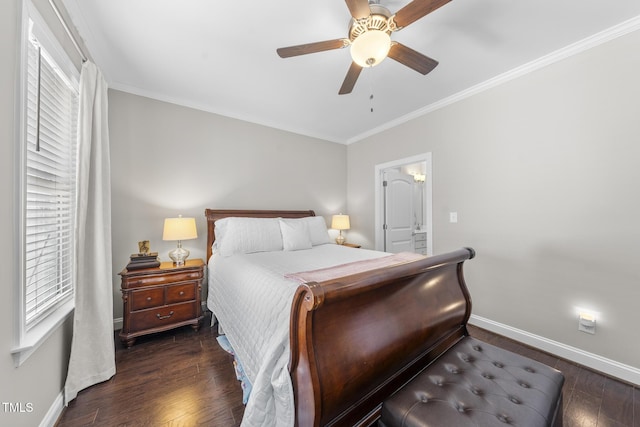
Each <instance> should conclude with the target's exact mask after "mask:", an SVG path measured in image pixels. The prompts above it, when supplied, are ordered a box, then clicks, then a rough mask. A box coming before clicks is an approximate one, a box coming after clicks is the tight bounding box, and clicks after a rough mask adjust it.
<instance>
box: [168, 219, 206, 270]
mask: <svg viewBox="0 0 640 427" xmlns="http://www.w3.org/2000/svg"><path fill="white" fill-rule="evenodd" d="M197 237H198V232H197V230H196V219H195V218H182V215H179V216H178V218H165V220H164V231H163V232H162V240H177V241H178V247H177V248H175V249H174V250H172V251H171V252H169V258H171V259H172V260H173V264H174V265H176V266H182V265H184V262H185V260H186V259H187V258H188V257H189V251H188V250H186V249H184V248H183V247H182V241H183V240H190V239H196V238H197Z"/></svg>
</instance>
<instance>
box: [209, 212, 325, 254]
mask: <svg viewBox="0 0 640 427" xmlns="http://www.w3.org/2000/svg"><path fill="white" fill-rule="evenodd" d="M204 215H205V216H206V217H207V260H206V261H207V262H208V261H209V258H211V245H213V242H214V241H215V240H216V234H215V228H216V221H217V220H219V219H222V218H227V217H230V216H240V217H251V218H304V217H306V216H316V213H315V212H314V211H311V210H310V211H276V210H241V209H205V211H204Z"/></svg>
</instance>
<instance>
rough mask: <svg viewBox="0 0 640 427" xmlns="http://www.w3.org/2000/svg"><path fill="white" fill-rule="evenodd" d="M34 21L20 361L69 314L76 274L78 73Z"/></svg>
mask: <svg viewBox="0 0 640 427" xmlns="http://www.w3.org/2000/svg"><path fill="white" fill-rule="evenodd" d="M27 15H28V18H27V19H26V20H25V23H26V24H27V25H26V26H27V29H26V31H24V33H23V37H24V38H25V40H24V41H23V45H22V46H23V68H22V69H23V71H22V79H23V83H22V84H23V91H22V120H21V126H22V129H21V135H22V137H21V140H20V142H19V144H20V156H19V157H20V159H21V165H20V166H21V167H20V177H19V178H20V183H21V185H20V192H19V193H20V194H19V198H20V203H19V204H18V206H19V209H20V212H19V218H20V223H21V226H20V236H21V239H20V242H19V246H20V256H21V261H22V262H21V265H22V268H21V274H22V277H21V279H22V280H20V281H19V282H21V283H20V292H19V295H20V299H21V301H20V306H19V310H18V311H19V317H20V319H19V320H20V330H19V331H18V341H19V344H18V348H17V349H15V350H14V353H22V352H24V351H25V350H26V351H32V350H33V349H35V347H37V345H38V344H39V342H41V341H42V340H43V339H44V338H45V337H46V336H48V334H49V333H50V332H51V330H52V329H54V328H55V326H56V325H57V324H59V323H60V322H62V320H64V318H66V316H67V315H68V314H69V312H70V311H71V309H72V308H73V292H74V277H73V276H74V267H75V265H74V263H75V255H74V246H75V243H74V220H75V202H76V200H75V197H76V146H77V121H78V117H77V116H78V78H77V70H76V69H75V68H74V67H73V64H72V63H71V61H70V59H69V58H68V56H67V55H66V53H65V52H64V50H62V48H60V47H59V45H58V44H57V41H56V40H55V38H54V37H53V36H51V35H50V33H49V30H48V28H47V27H46V25H45V24H44V22H43V21H42V20H41V18H40V17H39V15H38V14H37V12H36V11H35V9H34V8H33V6H31V5H29V6H28V7H27ZM21 357H24V356H21ZM24 358H26V357H24ZM20 363H21V362H20Z"/></svg>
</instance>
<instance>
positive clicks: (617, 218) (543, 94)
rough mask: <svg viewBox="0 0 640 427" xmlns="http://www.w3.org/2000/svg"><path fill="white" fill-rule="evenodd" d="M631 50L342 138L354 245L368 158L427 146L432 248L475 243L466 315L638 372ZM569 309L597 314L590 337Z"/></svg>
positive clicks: (597, 51)
mask: <svg viewBox="0 0 640 427" xmlns="http://www.w3.org/2000/svg"><path fill="white" fill-rule="evenodd" d="M638 46H640V32H635V33H632V34H629V35H626V36H623V37H621V38H618V39H616V40H613V41H611V42H608V43H606V44H604V45H601V46H598V47H596V48H593V49H591V50H589V51H586V52H583V53H581V54H578V55H576V56H573V57H570V58H568V59H565V60H563V61H561V62H558V63H555V64H553V65H551V66H548V67H545V68H543V69H540V70H538V71H536V72H533V73H531V74H528V75H526V76H524V77H521V78H518V79H515V80H512V81H510V82H508V83H506V84H502V85H500V86H498V87H495V88H493V89H490V90H488V91H485V92H482V93H480V94H477V95H475V96H472V97H470V98H467V99H465V100H462V101H460V102H457V103H455V104H452V105H449V106H447V107H445V108H442V109H440V110H437V111H434V112H431V113H430V114H427V115H425V116H423V117H420V118H417V119H414V120H412V121H410V122H407V123H405V124H403V125H401V126H398V127H396V128H394V129H391V130H388V131H386V132H384V133H381V134H378V135H375V136H372V137H369V138H367V139H366V140H364V141H361V142H359V143H355V144H352V145H350V146H349V147H348V151H347V153H348V157H347V158H348V162H347V165H348V168H347V170H348V193H347V195H348V201H349V202H348V203H349V204H348V207H349V214H350V215H351V216H352V218H354V222H356V220H357V222H358V225H359V231H360V233H361V234H362V243H364V244H365V245H367V246H369V247H373V246H374V217H373V215H374V214H373V212H374V185H373V180H374V167H375V165H376V164H379V163H384V162H388V161H392V160H395V159H401V158H404V157H408V156H411V155H416V154H419V153H424V152H431V153H432V155H433V230H434V249H435V252H436V253H438V252H443V251H448V250H452V249H455V248H459V247H462V246H472V247H474V248H475V249H476V251H477V254H478V255H477V258H476V259H475V260H472V261H470V262H468V263H467V265H466V272H467V273H466V275H467V279H468V285H469V287H470V291H471V294H472V297H473V302H474V306H473V312H474V314H476V315H479V316H482V317H485V318H488V319H491V320H492V321H495V322H499V323H502V324H505V325H509V326H511V327H514V328H518V329H520V330H522V331H526V332H528V333H531V334H535V335H538V336H541V337H545V338H548V339H551V340H555V341H558V342H561V343H564V344H565V345H569V346H573V347H576V348H578V349H580V350H581V351H586V352H591V353H595V354H597V355H600V356H603V357H606V358H610V359H613V360H615V361H618V362H621V363H623V364H627V365H630V366H632V367H636V369H638V368H640V341H639V340H638V339H637V336H638V333H637V331H636V330H635V328H634V325H635V324H636V322H635V320H636V313H637V304H638V301H639V300H640V271H639V270H638V268H637V264H638V261H637V254H638V251H637V248H638V243H639V242H640V226H639V225H638V220H639V218H640V198H639V197H638V191H639V186H640V167H638V161H639V159H640V143H639V142H640V139H639V138H640V120H638V114H639V112H640V84H639V83H638V76H639V75H640V50H639V49H638ZM451 211H455V212H458V223H457V224H450V223H449V222H448V213H449V212H451ZM575 307H582V308H591V309H592V310H595V311H597V312H599V313H600V315H599V317H598V325H597V333H596V335H587V334H585V333H582V332H578V331H577V314H576V311H575Z"/></svg>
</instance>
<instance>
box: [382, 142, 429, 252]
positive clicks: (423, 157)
mask: <svg viewBox="0 0 640 427" xmlns="http://www.w3.org/2000/svg"><path fill="white" fill-rule="evenodd" d="M422 162H424V163H425V176H426V179H425V182H424V206H423V208H424V211H425V213H426V222H425V224H424V225H425V227H423V229H425V231H426V232H427V255H433V212H432V210H433V200H432V199H433V188H432V182H433V167H432V164H431V153H422V154H417V155H415V156H411V157H406V158H404V159H399V160H393V161H391V162H386V163H381V164H379V165H376V167H375V179H374V185H375V190H374V195H375V205H376V207H375V245H376V250H378V251H382V250H384V233H383V230H382V227H383V219H384V197H383V194H382V173H383V172H384V171H385V169H391V168H399V167H401V166H405V165H410V164H413V163H422Z"/></svg>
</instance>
